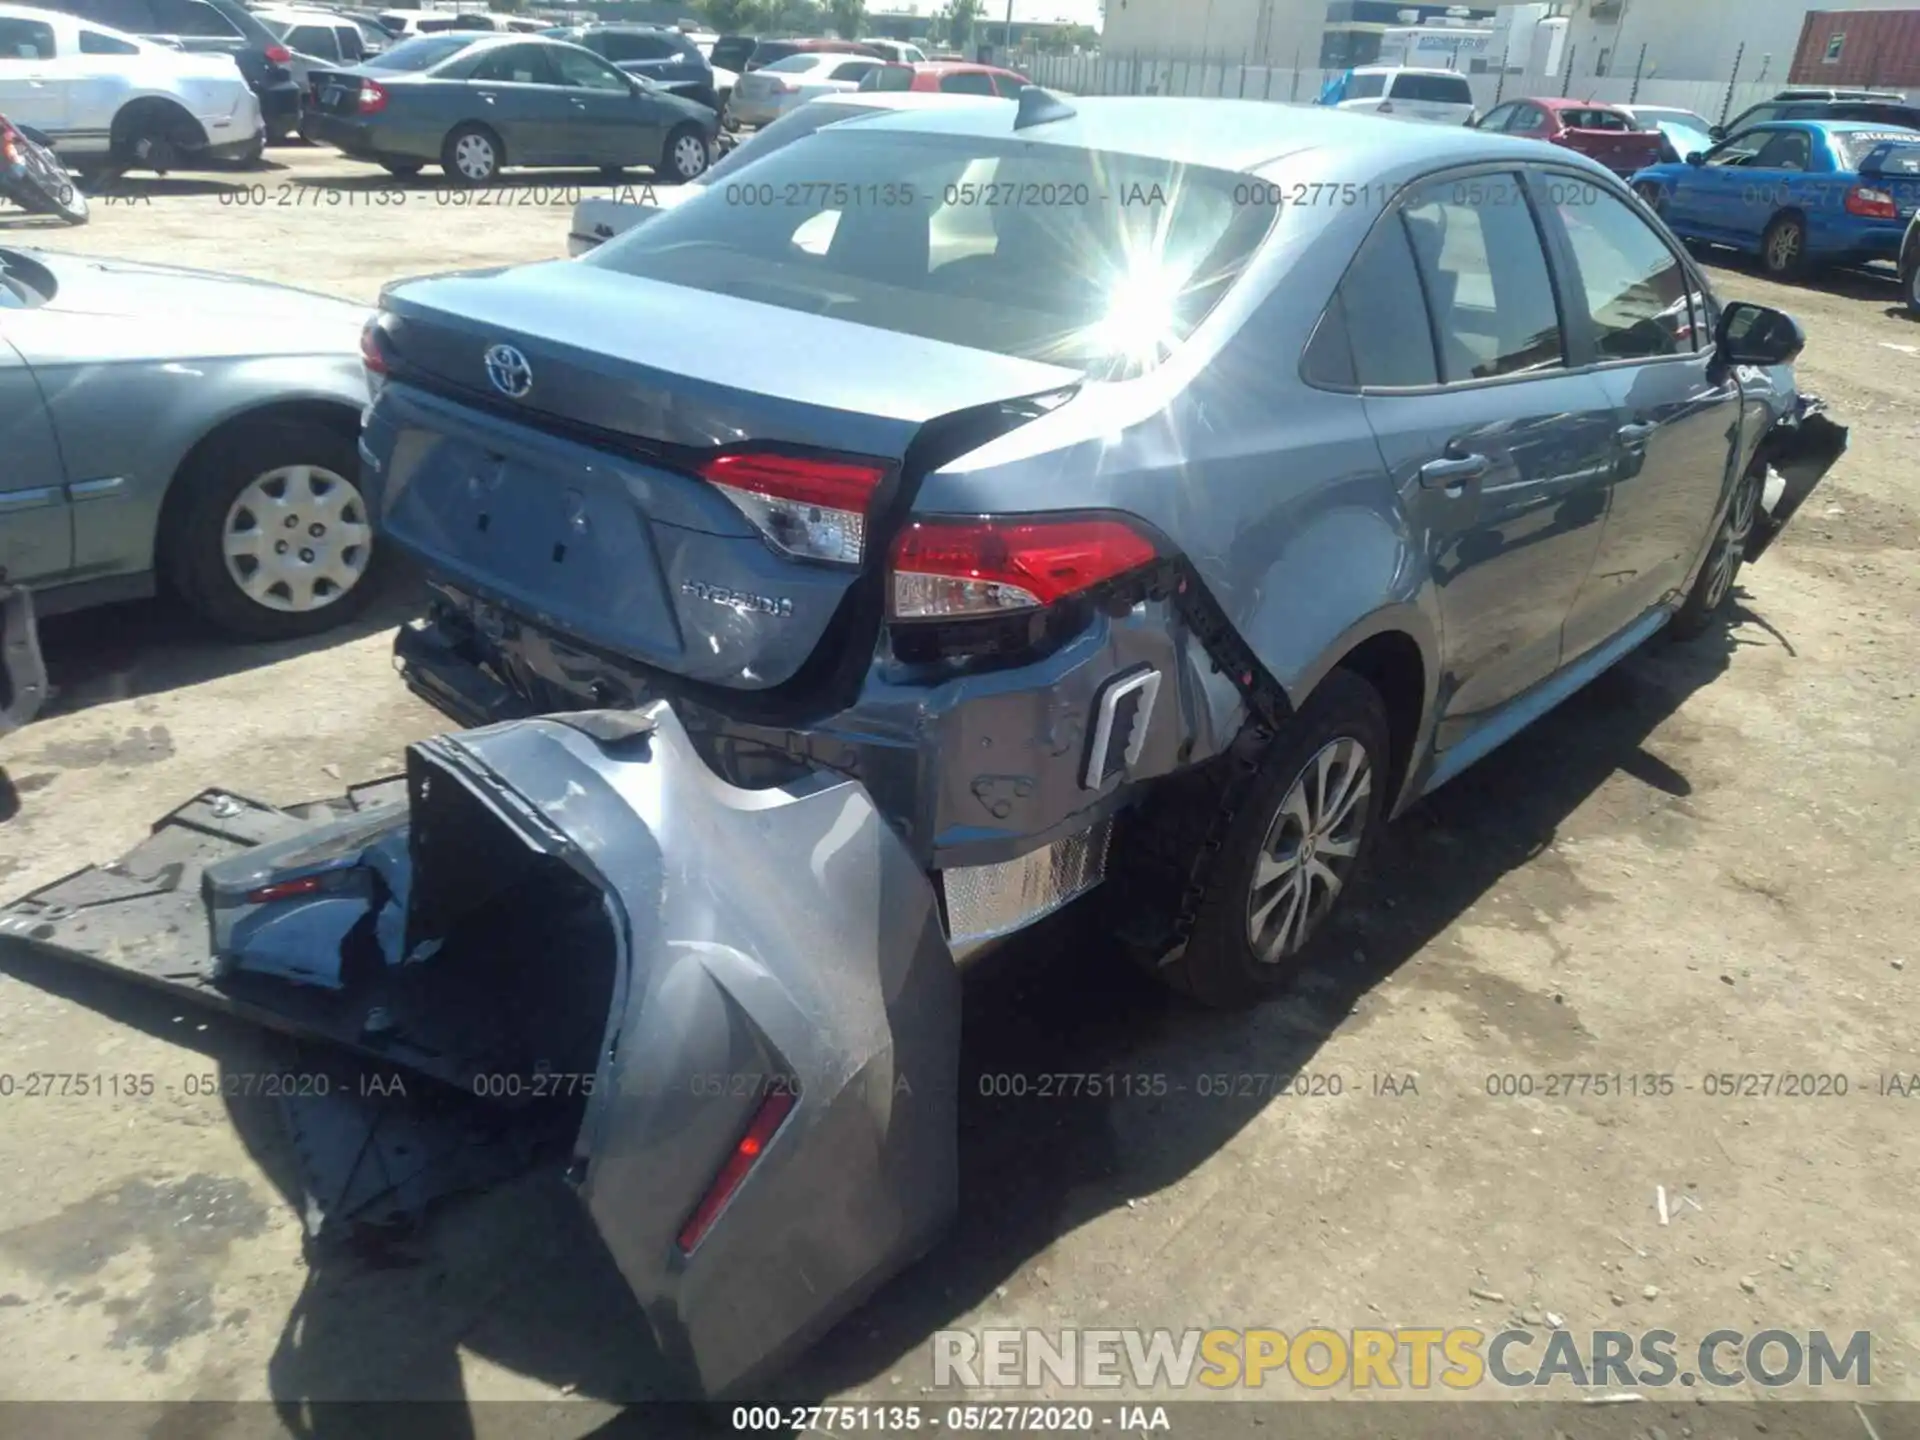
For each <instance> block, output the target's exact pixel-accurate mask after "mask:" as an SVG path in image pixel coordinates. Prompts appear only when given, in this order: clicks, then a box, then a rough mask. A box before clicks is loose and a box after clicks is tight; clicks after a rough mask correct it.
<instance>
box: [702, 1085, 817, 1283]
mask: <svg viewBox="0 0 1920 1440" xmlns="http://www.w3.org/2000/svg"><path fill="white" fill-rule="evenodd" d="M798 1098H799V1097H798V1096H797V1095H796V1094H795V1093H794V1090H793V1087H792V1085H791V1084H790V1083H788V1084H783V1085H781V1086H780V1087H779V1088H777V1089H774V1090H770V1091H769V1092H768V1093H767V1095H766V1098H765V1099H763V1100H762V1101H761V1102H760V1108H759V1109H757V1110H755V1111H754V1112H753V1118H752V1119H751V1120H749V1121H748V1122H747V1133H746V1134H744V1135H742V1136H741V1137H740V1143H739V1144H737V1145H735V1146H734V1147H733V1153H732V1154H731V1155H729V1156H727V1160H726V1163H725V1164H724V1165H722V1166H721V1167H720V1170H719V1173H718V1174H716V1175H715V1176H714V1177H713V1183H712V1184H711V1185H709V1186H708V1187H707V1193H706V1194H705V1195H702V1196H701V1197H700V1203H699V1204H698V1205H696V1206H695V1207H694V1211H693V1214H692V1215H691V1216H689V1217H688V1219H687V1223H686V1224H685V1225H682V1226H681V1227H680V1235H679V1243H680V1253H681V1254H683V1255H691V1254H692V1253H693V1250H694V1247H695V1246H696V1245H698V1244H699V1243H700V1242H701V1240H702V1239H704V1238H705V1236H706V1233H707V1232H708V1231H709V1230H711V1229H712V1228H713V1222H714V1221H716V1220H718V1219H719V1218H720V1212H721V1211H722V1210H724V1209H726V1208H727V1201H729V1200H731V1199H732V1198H733V1195H734V1192H735V1191H736V1190H738V1189H739V1188H740V1186H741V1185H742V1184H743V1183H745V1181H746V1178H747V1176H748V1175H749V1174H751V1173H752V1171H753V1167H754V1166H755V1165H757V1164H759V1162H760V1157H761V1156H762V1155H764V1154H766V1153H767V1146H768V1145H769V1144H770V1143H771V1142H772V1140H773V1137H774V1135H775V1134H776V1133H777V1132H778V1131H779V1129H780V1127H781V1126H782V1125H783V1124H785V1123H786V1119H787V1116H788V1115H790V1114H792V1113H793V1107H794V1103H795V1101H796V1100H798Z"/></svg>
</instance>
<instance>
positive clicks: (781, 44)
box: [752, 40, 800, 68]
mask: <svg viewBox="0 0 1920 1440" xmlns="http://www.w3.org/2000/svg"><path fill="white" fill-rule="evenodd" d="M799 53H800V47H799V46H798V45H789V44H788V43H786V42H785V41H784V40H762V41H761V42H760V43H759V44H758V45H756V46H754V47H753V56H752V59H753V63H754V64H755V65H758V66H761V67H763V68H764V67H765V66H767V65H770V64H772V63H773V62H774V61H775V60H784V59H786V58H787V56H789V55H797V54H799Z"/></svg>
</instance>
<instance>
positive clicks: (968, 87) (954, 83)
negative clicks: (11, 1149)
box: [940, 70, 993, 95]
mask: <svg viewBox="0 0 1920 1440" xmlns="http://www.w3.org/2000/svg"><path fill="white" fill-rule="evenodd" d="M940 88H941V89H942V90H945V91H947V92H948V93H949V94H952V95H991V94H993V80H992V78H991V77H990V76H987V75H983V74H981V73H980V72H979V71H978V70H956V71H955V72H954V73H953V74H951V75H942V76H941V77H940Z"/></svg>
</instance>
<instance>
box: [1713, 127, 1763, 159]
mask: <svg viewBox="0 0 1920 1440" xmlns="http://www.w3.org/2000/svg"><path fill="white" fill-rule="evenodd" d="M1774 133H1775V132H1774V131H1772V130H1742V131H1741V132H1740V133H1739V134H1738V135H1735V136H1733V137H1732V138H1731V139H1729V140H1723V141H1721V142H1720V143H1719V144H1718V145H1716V146H1714V147H1713V149H1712V150H1710V151H1709V152H1708V153H1707V164H1709V165H1751V164H1752V163H1753V160H1754V157H1755V156H1756V155H1758V154H1759V153H1760V152H1761V151H1762V150H1764V149H1765V148H1766V146H1767V142H1768V141H1769V140H1771V139H1773V137H1774Z"/></svg>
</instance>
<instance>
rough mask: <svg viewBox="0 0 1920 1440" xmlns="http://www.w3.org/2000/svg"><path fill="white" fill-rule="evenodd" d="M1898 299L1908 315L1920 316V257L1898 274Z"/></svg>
mask: <svg viewBox="0 0 1920 1440" xmlns="http://www.w3.org/2000/svg"><path fill="white" fill-rule="evenodd" d="M1900 298H1901V299H1902V300H1904V301H1905V302H1906V306H1907V313H1908V314H1909V315H1915V316H1920V256H1916V257H1915V258H1914V259H1913V260H1912V261H1910V262H1908V264H1907V266H1906V268H1905V269H1903V270H1902V271H1901V273H1900Z"/></svg>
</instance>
